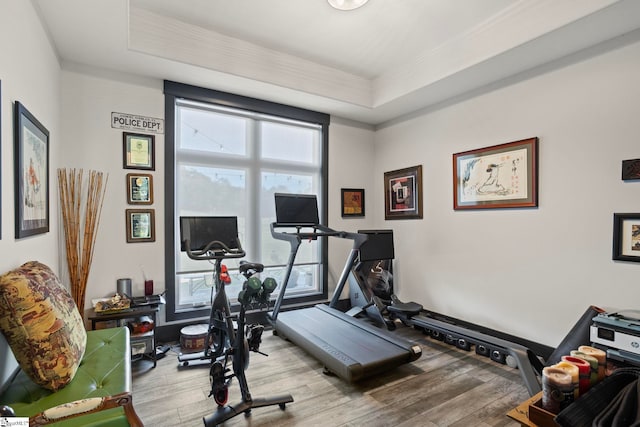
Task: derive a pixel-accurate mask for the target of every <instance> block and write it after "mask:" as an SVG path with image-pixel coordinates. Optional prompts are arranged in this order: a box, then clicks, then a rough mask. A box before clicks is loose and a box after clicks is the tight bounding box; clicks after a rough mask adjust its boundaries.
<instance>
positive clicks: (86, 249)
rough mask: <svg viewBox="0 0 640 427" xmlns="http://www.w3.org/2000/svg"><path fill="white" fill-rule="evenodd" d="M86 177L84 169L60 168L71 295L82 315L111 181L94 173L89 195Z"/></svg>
mask: <svg viewBox="0 0 640 427" xmlns="http://www.w3.org/2000/svg"><path fill="white" fill-rule="evenodd" d="M83 175H84V171H83V170H82V169H78V170H76V169H70V170H67V169H58V187H59V192H60V208H61V210H62V222H63V227H64V238H65V249H66V253H67V267H68V269H69V282H70V286H71V295H72V297H73V300H74V301H75V303H76V305H77V306H78V310H79V311H80V313H81V314H84V300H85V295H86V290H87V281H88V279H89V272H90V270H91V261H92V260H93V249H94V245H95V241H96V234H97V230H98V225H99V223H100V213H101V212H102V202H103V201H104V194H105V191H106V188H107V181H108V178H109V176H108V175H104V174H103V173H102V172H98V171H94V170H90V171H89V176H88V179H87V187H86V193H85V192H84V184H85V181H84V180H83Z"/></svg>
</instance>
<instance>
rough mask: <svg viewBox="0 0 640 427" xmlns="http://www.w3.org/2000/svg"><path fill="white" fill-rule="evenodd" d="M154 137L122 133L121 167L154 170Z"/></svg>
mask: <svg viewBox="0 0 640 427" xmlns="http://www.w3.org/2000/svg"><path fill="white" fill-rule="evenodd" d="M154 143H155V137H154V136H153V135H143V134H139V133H129V132H123V133H122V144H123V150H122V151H123V160H122V161H123V167H124V168H125V169H148V170H155V164H154V157H155V147H154Z"/></svg>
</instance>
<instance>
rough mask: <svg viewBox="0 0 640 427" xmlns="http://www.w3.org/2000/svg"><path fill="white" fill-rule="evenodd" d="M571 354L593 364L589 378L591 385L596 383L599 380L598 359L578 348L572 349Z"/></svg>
mask: <svg viewBox="0 0 640 427" xmlns="http://www.w3.org/2000/svg"><path fill="white" fill-rule="evenodd" d="M571 355H572V356H574V357H579V358H580V359H584V360H586V361H587V362H589V365H590V366H591V372H590V377H589V380H590V382H591V385H594V384H596V383H597V382H598V359H596V358H595V357H593V356H590V355H588V354H587V353H583V352H581V351H578V350H571Z"/></svg>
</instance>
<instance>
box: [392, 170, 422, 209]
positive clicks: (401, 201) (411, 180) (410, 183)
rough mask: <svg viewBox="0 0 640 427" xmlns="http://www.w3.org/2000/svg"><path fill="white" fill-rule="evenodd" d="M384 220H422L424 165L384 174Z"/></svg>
mask: <svg viewBox="0 0 640 427" xmlns="http://www.w3.org/2000/svg"><path fill="white" fill-rule="evenodd" d="M384 206H385V207H384V219H421V218H422V165H418V166H412V167H410V168H405V169H399V170H395V171H391V172H385V173H384Z"/></svg>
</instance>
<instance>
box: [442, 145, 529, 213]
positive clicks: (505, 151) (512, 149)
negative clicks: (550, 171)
mask: <svg viewBox="0 0 640 427" xmlns="http://www.w3.org/2000/svg"><path fill="white" fill-rule="evenodd" d="M536 206H538V138H529V139H523V140H520V141H515V142H509V143H507V144H501V145H494V146H492V147H486V148H480V149H477V150H471V151H465V152H463V153H456V154H454V155H453V209H455V210H460V209H498V208H524V207H536Z"/></svg>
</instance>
